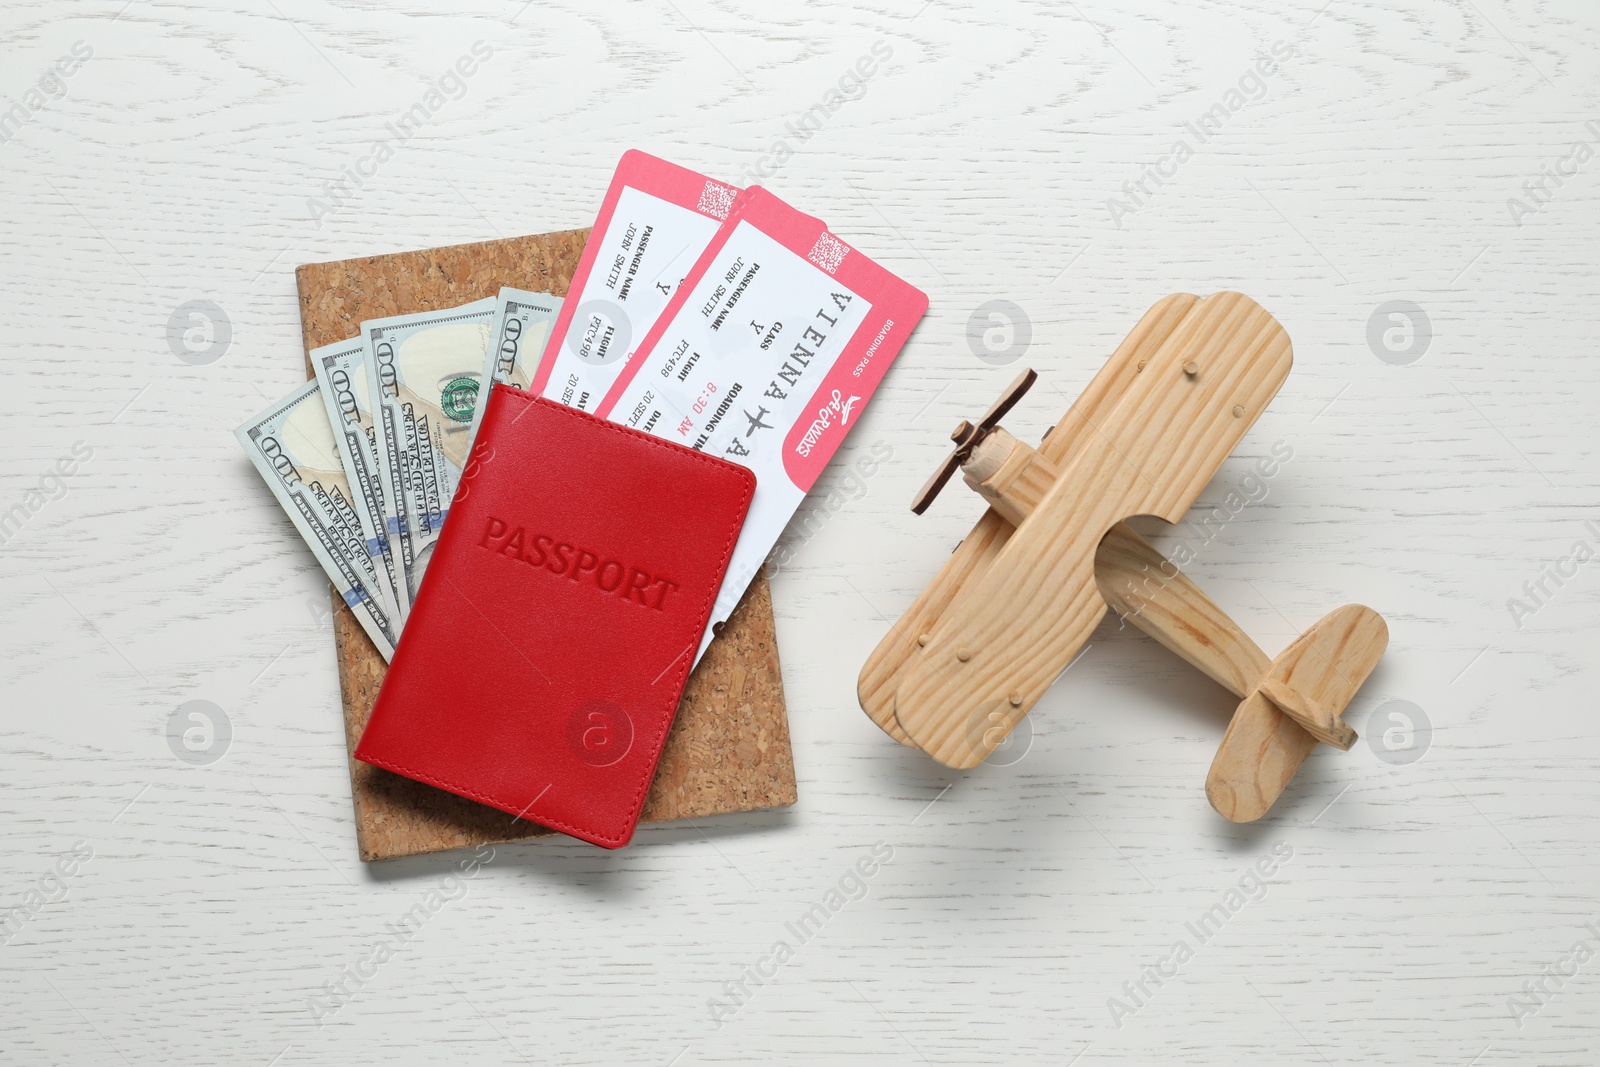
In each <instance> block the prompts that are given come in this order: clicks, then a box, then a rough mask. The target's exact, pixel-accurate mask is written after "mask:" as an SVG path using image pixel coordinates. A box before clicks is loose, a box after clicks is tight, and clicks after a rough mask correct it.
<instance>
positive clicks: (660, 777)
mask: <svg viewBox="0 0 1600 1067" xmlns="http://www.w3.org/2000/svg"><path fill="white" fill-rule="evenodd" d="M587 236H588V231H587V230H568V231H564V232H560V233H552V234H538V235H533V236H527V237H517V238H512V239H509V240H501V241H487V242H479V243H476V244H468V245H456V246H451V247H446V248H433V249H425V250H420V251H414V252H400V253H395V254H391V255H385V256H369V257H366V258H362V259H351V260H343V261H339V262H334V263H312V264H307V265H305V266H302V267H300V268H299V269H298V270H297V271H296V272H295V275H296V279H297V283H298V286H299V290H300V315H301V330H302V335H303V338H304V343H305V352H306V372H307V374H310V373H311V363H310V360H311V355H310V354H311V350H312V349H314V348H320V347H321V346H323V345H327V344H333V343H335V342H337V341H341V340H344V339H345V338H347V337H354V336H357V335H359V333H360V325H361V322H362V320H363V319H374V318H382V317H384V316H388V315H405V314H410V313H412V312H417V311H430V310H433V309H435V308H447V307H455V306H458V305H460V304H464V303H467V302H469V301H472V300H477V299H480V298H482V297H485V296H493V295H494V294H496V293H498V292H499V291H500V288H501V286H507V285H509V286H512V287H514V288H517V289H526V290H530V291H534V292H547V293H553V294H554V295H556V296H564V295H565V294H566V292H567V287H568V286H569V285H570V284H571V282H572V273H573V271H575V270H576V269H577V266H578V258H579V256H580V255H581V254H582V252H583V245H584V241H585V239H586V238H587ZM330 598H331V602H332V606H333V621H334V647H335V648H336V649H337V654H338V659H339V689H340V692H341V694H342V697H343V704H344V727H345V741H346V744H347V745H348V747H349V750H350V752H351V753H352V756H351V757H350V785H351V799H352V801H353V802H354V806H355V831H356V841H357V844H358V847H359V849H360V852H361V858H362V859H363V860H365V861H374V860H389V859H398V858H400V857H404V856H414V855H418V854H420V853H425V852H439V851H443V850H447V849H459V848H472V847H474V846H478V845H484V844H502V843H505V842H509V841H519V840H523V839H526V838H530V837H542V836H548V835H550V834H553V833H554V832H555V831H553V830H550V829H548V828H546V827H543V826H540V825H538V824H537V823H533V822H529V821H528V820H526V819H517V818H513V817H509V816H507V815H506V814H505V813H503V812H500V811H496V810H495V809H493V808H489V807H485V806H484V805H482V804H476V803H473V802H472V801H470V800H467V799H465V798H464V797H459V796H456V795H455V794H453V793H448V792H446V791H444V790H442V789H435V788H434V787H433V786H430V785H425V784H424V783H422V782H417V781H413V780H412V779H410V778H405V777H403V776H401V775H398V774H395V773H393V772H392V771H386V770H383V769H382V768H379V767H373V766H370V765H368V764H365V763H362V762H360V761H358V760H357V759H355V757H354V755H353V753H354V752H355V748H356V744H357V742H359V741H360V740H361V734H362V732H363V731H365V730H366V728H367V720H368V719H370V718H371V716H372V705H373V702H374V701H376V700H377V698H378V689H379V687H380V686H381V685H382V684H383V678H384V675H385V674H386V673H387V670H386V665H385V664H384V662H383V657H382V656H380V655H379V654H378V650H377V649H376V648H375V647H374V646H373V644H372V641H371V640H370V639H369V638H368V637H367V635H366V633H365V632H364V631H363V630H362V629H361V627H360V625H359V624H358V623H357V622H356V621H355V617H354V616H353V615H352V614H351V613H350V609H349V608H348V607H346V606H345V605H344V603H343V601H342V600H341V598H340V597H339V596H338V594H337V593H335V592H333V591H332V590H330ZM794 802H795V777H794V760H793V757H792V755H791V754H790V749H789V719H788V714H787V709H786V708H785V706H784V700H783V675H782V672H781V670H780V669H779V666H778V641H777V635H776V634H775V633H774V631H773V622H772V594H771V590H770V587H769V586H768V584H767V577H766V575H765V574H761V575H758V576H757V577H756V579H755V580H754V581H753V582H751V583H750V588H749V590H748V591H747V592H746V593H745V595H744V598H743V599H742V600H740V602H739V606H738V607H737V608H736V609H735V610H734V613H733V614H732V615H730V616H729V617H728V620H727V622H726V623H725V624H724V625H723V627H722V631H721V633H720V634H719V635H718V637H717V640H716V641H714V642H712V644H711V646H710V647H709V648H708V649H707V650H706V654H705V656H704V657H702V659H701V661H700V663H699V664H697V665H696V666H695V669H694V672H693V673H692V674H691V675H690V676H689V681H688V683H687V684H686V685H685V686H684V691H683V699H682V700H681V701H680V702H679V704H678V711H677V714H676V716H675V717H674V719H673V722H672V729H671V731H670V732H669V733H668V735H667V742H666V746H665V748H664V749H663V750H662V757H661V764H660V766H659V767H658V768H657V772H656V777H655V778H654V779H653V780H652V781H651V784H650V793H649V796H648V797H646V798H645V804H644V811H643V814H642V815H641V816H640V821H641V822H645V823H651V822H667V821H671V820H674V819H691V818H698V817H700V816H706V815H726V814H729V813H731V812H741V811H754V810H760V809H763V808H772V807H780V806H784V805H788V804H793V803H794Z"/></svg>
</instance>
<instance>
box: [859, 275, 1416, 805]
mask: <svg viewBox="0 0 1600 1067" xmlns="http://www.w3.org/2000/svg"><path fill="white" fill-rule="evenodd" d="M1292 362H1293V356H1292V353H1291V349H1290V345H1289V337H1288V335H1287V334H1286V333H1285V332H1284V330H1283V327H1282V326H1280V325H1279V324H1278V322H1277V320H1275V319H1274V318H1273V317H1272V316H1271V315H1269V314H1268V313H1267V312H1266V311H1265V310H1263V309H1262V308H1261V306H1260V305H1258V304H1256V303H1255V302H1254V301H1253V300H1251V299H1250V298H1249V297H1246V296H1243V295H1242V294H1239V293H1216V294H1213V295H1212V296H1209V297H1206V298H1204V299H1201V298H1199V297H1196V296H1191V295H1189V294H1186V293H1180V294H1175V295H1173V296H1169V297H1167V298H1165V299H1164V300H1161V301H1160V302H1159V303H1157V304H1156V305H1155V306H1154V307H1152V308H1151V309H1150V310H1149V311H1148V312H1146V314H1145V316H1144V318H1143V319H1141V320H1140V322H1139V324H1138V326H1136V327H1135V328H1134V330H1133V332H1132V333H1131V334H1129V335H1128V337H1127V339H1126V340H1125V341H1123V343H1122V345H1121V346H1120V347H1119V348H1118V349H1117V351H1116V352H1115V353H1114V354H1113V355H1112V357H1111V359H1110V360H1109V361H1107V363H1106V365H1105V366H1104V367H1103V368H1102V369H1101V371H1100V373H1099V374H1098V375H1096V376H1095V378H1094V380H1093V381H1092V382H1091V383H1090V384H1089V387H1088V388H1087V389H1086V390H1085V391H1084V393H1083V395H1082V397H1080V398H1079V400H1078V402H1077V403H1076V404H1074V405H1073V406H1072V408H1071V409H1070V410H1069V411H1068V412H1067V414H1066V416H1065V417H1063V418H1062V420H1061V422H1060V423H1059V424H1057V425H1056V426H1055V427H1054V428H1053V429H1052V430H1051V431H1050V432H1049V433H1047V434H1046V436H1045V439H1044V442H1043V443H1042V444H1041V445H1040V446H1039V447H1038V448H1037V449H1034V448H1031V447H1029V446H1028V445H1026V444H1024V443H1022V442H1021V441H1018V440H1017V439H1016V438H1015V437H1013V436H1012V435H1011V434H1010V433H1008V432H1006V430H1005V429H1004V428H1003V427H1001V426H1000V425H999V421H1000V419H1001V418H1002V417H1004V416H1005V414H1006V413H1007V412H1009V411H1010V410H1011V408H1012V407H1013V406H1014V405H1015V404H1016V403H1017V402H1018V401H1019V400H1021V399H1022V396H1023V394H1024V393H1026V392H1027V390H1028V387H1029V386H1031V385H1032V384H1033V382H1034V379H1035V377H1036V375H1035V374H1034V372H1033V371H1025V372H1024V373H1023V374H1022V375H1021V376H1020V377H1019V378H1018V379H1017V380H1016V381H1015V382H1013V383H1012V384H1011V386H1010V387H1009V388H1008V389H1007V390H1006V391H1005V392H1004V393H1003V394H1002V395H1001V397H1000V399H999V400H997V401H996V402H995V404H994V405H993V406H992V407H991V408H990V409H989V411H988V412H987V413H986V414H985V415H984V416H983V418H981V419H980V420H979V421H978V423H977V424H976V425H973V424H970V423H967V422H963V423H961V425H960V426H958V427H957V428H956V432H955V433H954V434H952V435H951V439H952V440H953V441H954V442H955V449H954V451H952V452H951V454H950V456H949V457H948V458H947V459H946V460H945V462H944V464H943V465H941V467H940V468H939V469H938V470H937V471H935V472H934V475H933V477H932V478H930V479H929V480H928V483H927V484H926V485H924V486H923V487H922V490H921V491H920V492H919V493H918V494H917V497H916V500H915V502H914V503H913V505H912V510H913V511H915V512H917V513H918V514H921V513H922V511H923V510H925V509H926V508H927V506H928V505H929V504H930V503H931V502H932V500H933V498H934V497H935V496H936V495H937V494H938V493H939V491H940V489H942V488H943V487H944V485H945V483H946V482H948V481H949V479H950V477H951V476H952V475H953V474H954V473H955V471H956V470H958V469H959V470H960V471H961V472H962V477H963V480H964V481H965V482H966V483H967V484H968V485H969V486H971V487H972V488H973V489H974V490H976V491H977V493H978V494H979V495H980V496H981V497H983V499H984V500H985V501H986V502H987V503H988V505H989V510H988V511H987V512H986V513H985V514H984V516H983V518H982V519H980V520H979V521H978V524H977V525H976V526H975V527H974V528H973V530H972V533H971V534H969V535H968V536H967V538H966V539H965V540H964V541H962V542H961V544H960V545H959V546H958V547H957V548H956V551H955V553H954V554H953V555H952V556H951V557H950V559H949V560H948V561H947V562H946V563H945V565H944V567H943V568H942V569H941V570H940V571H939V573H938V575H937V576H935V578H934V579H933V581H932V582H931V583H929V585H928V587H927V588H926V589H925V590H923V592H922V594H921V595H920V596H919V597H918V598H917V599H916V601H915V602H914V603H913V604H912V605H911V607H910V608H909V609H908V610H907V611H906V613H905V615H904V616H903V617H902V618H901V619H900V621H899V622H898V623H897V624H896V625H895V626H894V627H893V629H891V630H890V632H889V634H888V635H887V636H885V637H884V639H883V641H882V642H881V643H880V644H879V645H878V647H877V649H875V650H874V651H873V653H872V655H871V656H870V657H869V658H868V660H867V662H866V665H865V666H864V667H863V668H862V670H861V678H860V681H859V683H858V686H857V693H858V696H859V698H860V701H861V707H862V709H863V710H864V711H866V713H867V714H868V715H869V716H870V717H871V718H872V720H873V721H874V722H876V723H877V724H878V725H879V726H880V727H882V728H883V729H884V731H885V732H887V733H888V734H890V735H891V736H892V737H894V738H895V739H896V740H899V741H900V742H902V743H904V744H908V745H911V746H913V747H916V748H920V749H922V750H923V751H925V752H927V753H928V754H929V755H930V756H932V757H933V758H934V759H936V760H938V761H939V762H940V763H943V764H946V765H948V766H951V767H975V766H977V765H978V764H979V763H982V762H983V760H984V759H986V758H987V757H988V756H989V754H990V753H991V752H993V751H994V750H995V749H996V748H998V747H999V745H1000V744H1001V743H1002V742H1003V741H1004V739H1005V737H1006V735H1007V734H1009V733H1010V731H1011V730H1012V728H1013V727H1015V726H1016V724H1017V723H1018V722H1019V721H1020V720H1021V719H1022V717H1023V716H1024V715H1026V714H1027V713H1028V711H1029V710H1030V709H1031V708H1032V707H1033V705H1034V704H1035V703H1036V702H1038V700H1039V698H1040V697H1042V696H1043V695H1044V693H1045V691H1046V690H1047V689H1049V687H1050V685H1051V683H1052V682H1054V681H1055V679H1056V677H1057V676H1058V675H1059V674H1060V673H1061V672H1062V671H1063V670H1065V669H1066V667H1067V666H1068V665H1069V664H1070V663H1071V662H1072V660H1073V658H1074V657H1075V656H1076V655H1077V652H1078V650H1079V649H1080V648H1082V647H1083V644H1084V642H1085V641H1086V640H1087V639H1088V638H1089V635H1090V634H1091V633H1092V632H1093V631H1094V628H1095V627H1096V626H1097V625H1098V624H1099V622H1100V620H1101V619H1102V618H1103V617H1104V616H1105V613H1106V611H1107V609H1108V608H1114V609H1116V610H1117V611H1118V612H1119V613H1120V614H1122V615H1123V616H1124V617H1126V618H1127V619H1128V620H1129V621H1130V622H1132V623H1133V624H1134V625H1135V626H1137V627H1139V628H1140V629H1141V630H1143V631H1145V632H1146V633H1148V634H1150V635H1151V636H1152V637H1154V638H1155V639H1156V640H1157V641H1159V642H1161V643H1162V644H1163V645H1165V646H1166V647H1167V648H1169V649H1171V650H1172V651H1174V652H1176V653H1177V654H1178V655H1180V656H1182V657H1183V658H1184V659H1186V660H1188V661H1189V662H1190V663H1191V664H1193V665H1194V666H1196V667H1198V668H1199V669H1200V670H1201V671H1202V672H1203V673H1205V674H1206V675H1207V676H1209V677H1210V678H1212V679H1213V680H1214V681H1216V682H1218V683H1219V684H1220V685H1222V686H1223V687H1224V688H1226V689H1228V690H1229V691H1231V692H1232V693H1233V694H1234V695H1235V696H1237V697H1239V698H1240V701H1241V702H1240V704H1239V707H1238V710H1237V711H1235V712H1234V715H1233V720H1232V722H1231V723H1230V724H1229V726H1228V729H1227V732H1226V733H1225V734H1224V735H1223V738H1222V744H1221V747H1220V748H1219V749H1218V751H1217V755H1216V758H1215V759H1214V760H1213V762H1212V764H1211V770H1210V773H1209V774H1208V776H1207V778H1206V796H1207V797H1208V799H1209V800H1210V801H1211V804H1212V806H1213V807H1215V808H1216V809H1217V811H1218V812H1220V813H1221V814H1222V815H1223V816H1225V817H1226V818H1228V819H1231V820H1233V821H1235V822H1250V821H1252V820H1254V819H1258V818H1260V817H1261V816H1262V815H1263V814H1265V813H1266V811H1267V809H1268V808H1270V807H1271V806H1272V803H1273V802H1274V801H1275V800H1277V798H1278V796H1279V795H1280V794H1281V793H1282V792H1283V790H1284V787H1285V786H1287V785H1288V783H1289V781H1290V779H1292V778H1293V777H1294V774H1295V771H1297V770H1298V769H1299V767H1300V765H1301V763H1303V762H1304V761H1305V759H1306V757H1307V756H1308V755H1310V753H1311V750H1312V749H1313V748H1314V747H1316V744H1317V742H1319V741H1321V742H1323V743H1326V744H1330V745H1334V746H1336V747H1338V748H1341V749H1348V748H1349V747H1350V745H1351V744H1352V743H1353V742H1354V741H1355V737H1356V735H1355V731H1353V730H1352V729H1350V727H1349V726H1347V725H1346V724H1345V723H1344V721H1343V719H1342V718H1341V716H1342V715H1343V713H1344V710H1345V708H1346V707H1347V706H1348V705H1349V703H1350V700H1351V698H1352V697H1354V695H1355V692H1356V690H1357V689H1358V688H1359V687H1360V686H1361V683H1362V682H1363V681H1365V680H1366V678H1367V675H1368V674H1370V673H1371V672H1372V669H1373V667H1374V666H1376V664H1377V662H1378V659H1379V658H1380V657H1381V656H1382V655H1383V651H1384V648H1385V647H1386V646H1387V644H1388V628H1387V627H1386V626H1385V625H1384V621H1383V619H1382V617H1381V616H1379V615H1378V614H1377V612H1375V611H1373V610H1372V609H1371V608H1367V607H1363V606H1361V605H1359V604H1350V605H1346V606H1344V607H1342V608H1338V609H1336V610H1335V611H1333V612H1332V613H1330V614H1329V615H1327V616H1326V617H1325V618H1323V619H1322V620H1321V621H1319V622H1318V623H1317V624H1316V625H1314V626H1312V627H1311V629H1309V630H1307V631H1306V632H1305V633H1304V634H1302V635H1301V636H1300V637H1299V638H1298V639H1296V640H1295V641H1294V642H1293V643H1292V644H1291V645H1290V646H1289V647H1288V648H1287V649H1286V650H1284V651H1283V652H1282V653H1280V654H1279V655H1278V656H1277V657H1276V658H1272V657H1269V656H1268V655H1267V654H1266V653H1265V652H1263V651H1262V650H1261V648H1260V647H1259V646H1258V645H1256V643H1255V642H1254V641H1252V640H1251V639H1250V638H1249V637H1248V636H1247V635H1246V634H1245V633H1244V632H1243V631H1242V630H1241V629H1240V628H1239V627H1238V626H1237V625H1236V624H1235V623H1234V622H1233V620H1232V619H1230V618H1228V616H1227V614H1226V613H1225V612H1224V611H1223V610H1222V609H1221V608H1219V607H1218V606H1217V605H1216V604H1214V603H1213V602H1212V601H1211V600H1210V599H1209V598H1207V597H1206V595H1205V594H1204V593H1203V592H1201V591H1200V588H1199V587H1198V586H1196V585H1195V584H1194V583H1193V582H1191V581H1190V580H1189V579H1188V578H1187V577H1186V576H1185V575H1184V574H1183V572H1182V571H1180V570H1179V569H1178V567H1177V566H1176V565H1174V564H1173V563H1172V562H1171V561H1169V560H1167V559H1166V558H1165V557H1163V556H1162V555H1161V553H1160V552H1158V551H1157V550H1156V549H1155V548H1154V547H1152V546H1151V545H1150V544H1149V543H1148V542H1147V541H1145V540H1144V539H1143V538H1142V537H1140V536H1139V535H1138V534H1137V533H1136V532H1135V531H1134V530H1133V529H1132V528H1131V527H1129V526H1128V525H1127V524H1126V523H1125V522H1124V520H1125V519H1128V518H1131V517H1133V516H1136V515H1155V516H1158V517H1160V518H1162V519H1165V520H1166V521H1167V522H1177V521H1178V520H1179V519H1181V518H1182V517H1183V515H1184V513H1185V512H1186V511H1188V510H1189V507H1190V505H1192V504H1193V503H1194V501H1195V498H1196V497H1197V496H1198V495H1199V494H1200V491H1201V490H1202V489H1203V488H1204V487H1205V485H1206V483H1207V482H1208V481H1210V480H1211V477H1212V476H1213V475H1214V474H1215V473H1216V471H1217V469H1218V468H1219V467H1220V466H1221V465H1222V462H1223V460H1224V459H1226V458H1227V456H1228V454H1229V453H1230V452H1232V451H1233V448H1234V446H1235V445H1236V444H1238V442H1239V440H1240V439H1241V438H1242V437H1243V436H1244V434H1245V432H1246V431H1247V430H1249V428H1250V427H1251V425H1252V424H1254V422H1255V421H1256V419H1257V417H1259V416H1260V414H1261V412H1262V411H1264V410H1265V409H1266V406H1267V404H1268V403H1269V402H1270V401H1271V400H1272V398H1273V397H1274V396H1275V395H1276V394H1277V392H1278V388H1279V387H1280V386H1281V385H1282V384H1283V381H1284V379H1285V378H1286V377H1287V376H1288V373H1289V368H1290V365H1291V364H1292Z"/></svg>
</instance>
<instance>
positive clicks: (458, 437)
mask: <svg viewBox="0 0 1600 1067" xmlns="http://www.w3.org/2000/svg"><path fill="white" fill-rule="evenodd" d="M497 306H498V301H496V300H495V298H494V297H487V298H485V299H483V300H478V301H474V302H473V303H471V304H464V305H462V306H461V307H458V308H450V309H447V310H443V311H425V312H422V313H421V314H417V315H397V316H395V317H394V318H388V319H371V320H368V321H367V322H363V323H362V324H361V340H362V343H363V344H365V345H366V349H367V385H368V387H369V388H370V389H371V391H372V395H373V396H374V397H375V398H376V413H377V416H378V427H377V431H378V432H377V443H378V470H379V473H380V475H381V479H382V485H383V497H384V501H385V503H386V504H387V506H388V508H389V515H388V519H389V521H390V524H391V525H390V529H391V533H390V537H389V545H390V550H391V551H392V552H393V553H394V554H395V561H396V563H398V564H399V565H400V574H401V576H402V582H403V584H404V585H405V586H406V589H405V591H404V592H403V593H402V594H401V596H402V597H403V598H404V599H405V601H406V603H408V604H409V603H412V602H414V601H415V600H416V598H417V588H418V587H419V586H420V585H421V584H422V573H423V571H424V570H425V569H426V568H427V565H428V560H429V558H430V557H431V556H432V555H433V546H434V543H435V542H436V541H438V539H439V529H440V527H442V526H443V525H444V520H445V519H446V518H447V517H448V514H449V510H450V498H451V497H452V496H454V495H455V491H456V483H457V482H458V481H459V480H460V478H461V468H462V466H464V465H465V464H466V461H467V446H468V445H469V444H470V441H471V430H472V417H473V414H474V413H475V412H476V411H477V407H478V397H479V395H480V391H481V389H482V385H483V364H484V360H485V359H486V358H487V355H488V351H489V330H490V329H491V328H492V327H493V325H494V315H495V309H496V307H497Z"/></svg>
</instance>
